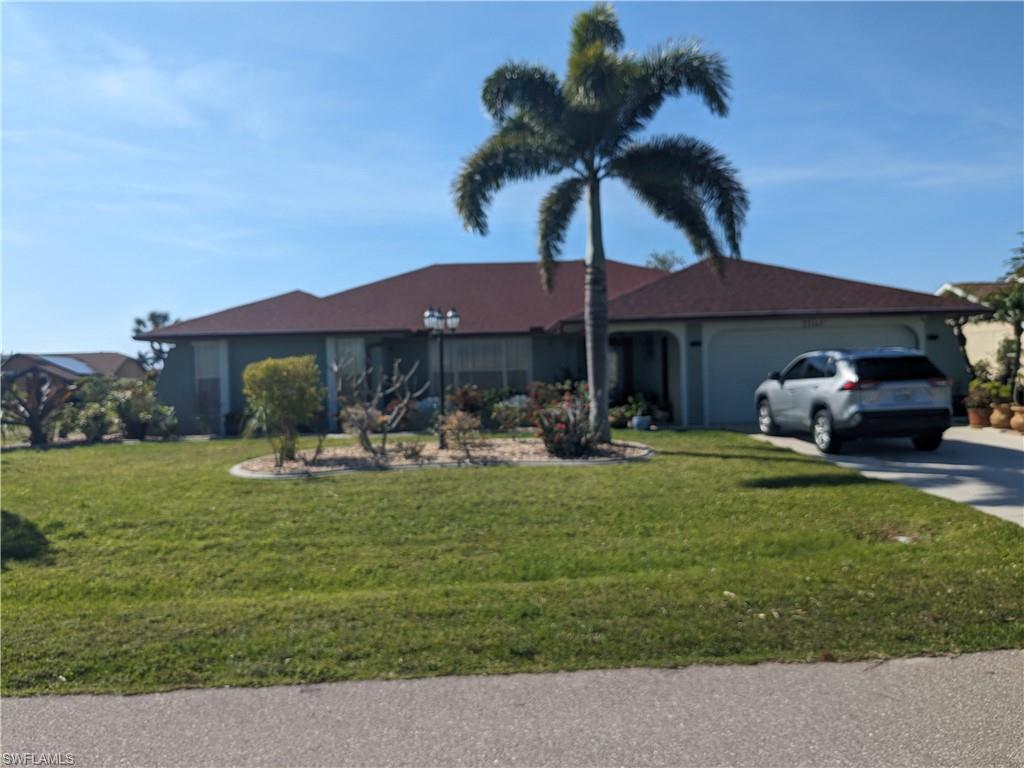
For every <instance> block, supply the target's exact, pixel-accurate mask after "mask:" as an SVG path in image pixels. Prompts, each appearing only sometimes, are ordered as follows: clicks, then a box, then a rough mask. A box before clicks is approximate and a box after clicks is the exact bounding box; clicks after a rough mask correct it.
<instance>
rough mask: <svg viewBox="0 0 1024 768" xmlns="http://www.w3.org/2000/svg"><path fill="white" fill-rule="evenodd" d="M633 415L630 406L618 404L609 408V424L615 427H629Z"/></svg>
mask: <svg viewBox="0 0 1024 768" xmlns="http://www.w3.org/2000/svg"><path fill="white" fill-rule="evenodd" d="M631 416H632V414H631V413H630V408H629V406H626V405H616V406H615V407H613V408H609V409H608V424H609V425H610V426H611V427H613V428H615V429H622V428H624V427H628V426H629V420H630V418H631Z"/></svg>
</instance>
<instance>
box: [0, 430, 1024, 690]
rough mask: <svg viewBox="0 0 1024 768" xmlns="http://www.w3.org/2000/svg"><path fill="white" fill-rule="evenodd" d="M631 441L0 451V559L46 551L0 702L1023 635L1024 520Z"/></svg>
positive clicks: (21, 617)
mask: <svg viewBox="0 0 1024 768" xmlns="http://www.w3.org/2000/svg"><path fill="white" fill-rule="evenodd" d="M645 439H647V441H648V442H650V443H651V444H652V445H653V446H654V447H655V449H656V450H657V451H658V455H657V456H656V457H655V458H654V459H653V460H651V461H649V462H641V463H637V464H630V465H621V466H612V467H593V468H589V467H587V468H565V467H561V468H554V467H553V468H512V467H495V468H487V469H446V470H430V471H423V472H404V473H393V474H384V473H368V474H365V475H356V476H340V477H333V478H324V479H319V480H315V481H298V482H268V481H253V480H241V479H236V478H233V477H230V476H229V475H228V473H227V470H228V468H229V467H230V466H231V465H232V464H234V463H236V462H238V461H240V460H242V459H244V458H248V457H251V456H254V455H259V454H262V453H266V452H267V448H266V446H265V444H264V443H263V442H259V441H245V440H231V441H220V442H209V443H170V444H145V445H135V446H118V445H103V446H94V447H79V448H73V449H65V450H51V451H49V452H33V451H17V452H10V453H7V454H4V456H3V458H2V464H3V467H2V468H3V508H4V510H5V511H6V512H7V515H5V524H7V525H13V526H15V527H14V528H8V530H7V531H5V548H8V549H17V548H20V549H21V550H22V551H21V552H20V553H16V554H21V555H22V556H24V555H26V554H31V553H32V551H33V549H34V550H35V553H36V554H35V556H34V557H32V558H30V559H12V558H10V557H9V558H8V559H7V561H6V562H5V564H4V573H3V576H2V577H0V580H2V600H3V602H2V608H3V616H2V618H3V625H2V627H3V636H2V690H3V693H5V694H29V693H43V692H47V693H63V692H86V691H94V692H108V691H110V692H113V691H119V692H141V691H153V690H163V689H169V688H177V687H185V686H221V685H263V684H269V683H286V682H300V681H301V682H310V681H322V680H338V679H353V678H370V677H415V676H425V675H447V674H478V673H500V672H525V671H540V670H555V669H581V668H596V667H624V666H635V665H650V666H676V665H683V664H691V663H694V662H737V661H738V662H753V661H761V660H768V659H773V660H790V661H801V660H814V659H819V658H821V657H823V656H825V657H830V656H831V657H834V658H836V659H854V658H866V657H882V656H890V655H906V654H919V653H942V652H956V651H974V650H982V649H989V648H1008V647H1021V646H1024V622H1022V621H1021V619H1022V618H1024V578H1022V576H1024V564H1022V554H1024V530H1022V529H1020V528H1018V527H1016V526H1013V525H1011V524H1009V523H1006V522H1003V521H1000V520H997V519H995V518H992V517H988V516H985V515H983V514H981V513H980V512H976V511H974V510H972V509H969V508H968V507H965V506H961V505H959V504H956V503H953V502H949V501H945V500H942V499H938V498H935V497H932V496H927V495H925V494H923V493H919V492H917V491H914V490H911V489H909V488H904V487H901V486H897V485H891V484H887V483H882V482H876V481H872V480H867V479H864V478H862V477H860V476H859V475H856V474H854V473H852V472H848V471H846V470H843V469H839V468H836V467H834V466H832V465H830V464H826V463H824V462H819V461H816V460H813V459H807V458H803V457H799V456H796V455H794V454H791V453H789V452H787V451H783V450H780V449H776V448H772V447H770V446H768V445H765V444H762V443H758V442H756V441H753V440H751V439H749V438H746V437H744V436H741V435H736V434H730V433H721V432H692V433H683V434H675V433H665V432H662V433H656V434H651V435H649V436H645ZM19 526H20V527H21V528H22V530H21V532H20V533H15V534H12V531H15V532H17V528H18V527H19ZM897 535H906V536H913V537H916V540H915V542H914V543H912V544H902V543H899V542H897V541H895V540H893V537H894V536H897ZM8 544H10V547H8ZM15 544H17V545H18V546H17V547H15V546H14V545H15Z"/></svg>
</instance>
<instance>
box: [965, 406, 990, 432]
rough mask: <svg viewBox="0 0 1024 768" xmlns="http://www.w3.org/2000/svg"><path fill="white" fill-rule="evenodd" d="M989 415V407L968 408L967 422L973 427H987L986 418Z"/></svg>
mask: <svg viewBox="0 0 1024 768" xmlns="http://www.w3.org/2000/svg"><path fill="white" fill-rule="evenodd" d="M991 415H992V409H991V408H968V409H967V424H968V426H971V427H975V428H976V429H981V428H982V427H987V426H988V419H989V417H990V416H991Z"/></svg>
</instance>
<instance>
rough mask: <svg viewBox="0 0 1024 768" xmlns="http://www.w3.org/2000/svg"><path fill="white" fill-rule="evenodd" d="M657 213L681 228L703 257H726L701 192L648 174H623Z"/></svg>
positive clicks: (713, 258)
mask: <svg viewBox="0 0 1024 768" xmlns="http://www.w3.org/2000/svg"><path fill="white" fill-rule="evenodd" d="M619 178H621V179H622V181H623V182H625V184H626V186H627V187H629V188H630V190H631V191H632V192H633V194H635V195H636V196H637V198H639V200H640V201H641V202H642V203H644V204H645V205H647V207H648V208H650V209H651V211H653V212H654V214H655V215H656V216H658V217H659V218H661V219H664V220H665V221H667V222H668V223H669V224H672V225H674V226H676V227H678V228H679V229H680V230H682V232H683V234H684V235H686V238H687V240H689V241H690V245H691V246H692V247H693V252H694V253H695V254H697V256H699V257H701V258H707V259H711V260H712V261H715V262H717V261H718V260H719V259H722V258H724V257H725V254H724V253H723V251H722V248H721V246H720V245H719V242H718V238H717V237H716V236H715V232H714V230H713V229H712V227H711V223H710V222H709V221H708V217H707V212H706V211H705V210H704V206H703V202H702V200H701V197H700V194H699V193H698V191H697V190H695V189H694V188H693V187H691V186H689V185H688V184H686V183H685V182H682V181H676V182H671V183H669V182H658V181H654V180H651V179H648V178H645V177H636V178H635V177H632V176H629V175H628V174H622V175H620V177H619Z"/></svg>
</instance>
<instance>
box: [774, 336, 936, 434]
mask: <svg viewBox="0 0 1024 768" xmlns="http://www.w3.org/2000/svg"><path fill="white" fill-rule="evenodd" d="M952 403H953V393H952V387H951V383H950V381H949V379H947V378H946V377H945V376H944V375H943V373H942V372H941V371H940V370H939V369H938V368H936V367H935V365H934V364H933V363H932V362H931V360H929V359H928V358H927V357H925V356H924V355H923V354H921V353H920V352H918V351H917V350H913V349H906V348H904V347H883V348H879V349H862V350H856V351H850V350H840V349H823V350H815V351H813V352H806V353H804V354H802V355H800V356H799V357H798V358H796V359H795V360H794V361H793V362H791V363H790V364H789V365H787V366H786V368H785V369H784V370H783V371H782V373H779V372H778V371H773V372H772V373H770V374H769V375H768V378H767V379H765V380H764V381H763V382H762V383H761V385H760V386H759V387H758V388H757V390H756V392H755V394H754V405H755V407H756V408H757V425H758V428H759V429H760V430H761V431H762V432H763V433H765V434H767V435H771V434H776V433H778V432H785V431H810V433H811V436H812V437H813V438H814V444H815V445H816V446H817V447H818V450H820V451H822V452H823V453H837V452H838V451H839V449H840V446H841V445H842V442H843V440H848V439H856V438H860V437H911V438H913V440H914V446H915V447H916V448H918V449H920V450H922V451H934V450H935V449H936V448H938V447H939V445H940V444H941V443H942V433H943V432H945V431H946V430H947V429H948V428H949V424H950V419H951V417H952V414H953V407H952Z"/></svg>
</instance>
